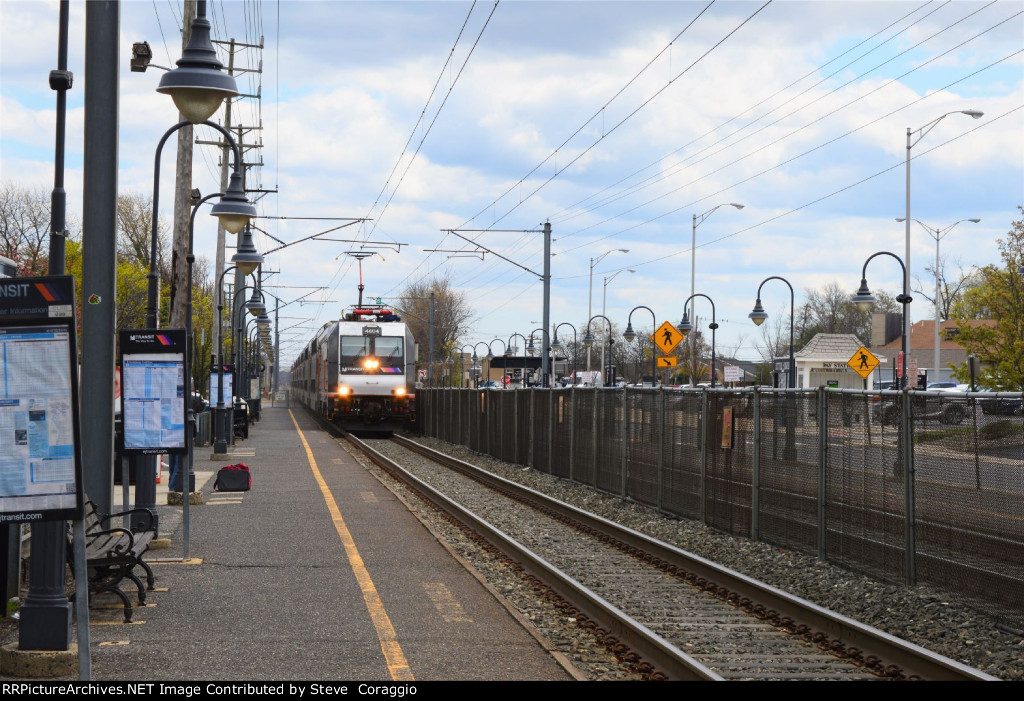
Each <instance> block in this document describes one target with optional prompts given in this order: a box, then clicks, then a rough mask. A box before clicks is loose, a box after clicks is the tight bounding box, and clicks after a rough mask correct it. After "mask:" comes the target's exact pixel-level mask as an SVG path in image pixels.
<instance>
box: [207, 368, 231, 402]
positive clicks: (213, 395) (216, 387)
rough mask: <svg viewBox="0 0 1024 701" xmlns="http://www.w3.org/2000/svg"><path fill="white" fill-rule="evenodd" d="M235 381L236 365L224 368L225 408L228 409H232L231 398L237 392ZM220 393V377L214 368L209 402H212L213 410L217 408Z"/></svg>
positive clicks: (211, 373) (211, 374) (211, 376)
mask: <svg viewBox="0 0 1024 701" xmlns="http://www.w3.org/2000/svg"><path fill="white" fill-rule="evenodd" d="M234 381H235V366H234V365H225V366H224V407H225V408H227V409H230V408H231V397H233V396H234V394H232V393H233V392H234V391H235V387H234ZM219 391H220V381H219V375H218V373H217V368H213V369H212V370H211V371H210V394H209V395H208V397H209V401H210V407H211V408H213V409H216V408H217V397H219V396H220V395H219V394H218V392H219Z"/></svg>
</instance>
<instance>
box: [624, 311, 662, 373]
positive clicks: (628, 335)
mask: <svg viewBox="0 0 1024 701" xmlns="http://www.w3.org/2000/svg"><path fill="white" fill-rule="evenodd" d="M637 309H646V310H647V311H649V312H650V313H651V330H652V333H653V331H655V330H657V326H658V317H656V316H655V315H654V310H653V309H651V308H650V307H645V306H644V305H642V304H640V305H637V306H635V307H633V308H632V309H630V310H629V319H628V320H627V321H626V330H625V331H623V332H622V337H623V338H625V339H626V342H627V343H632V342H633V339H634V338H636V332H635V331H633V312H635V311H636V310H637ZM657 356H658V354H657V353H656V352H655V348H654V345H653V344H652V345H651V384H652V385H654V384H657V382H658V357H657ZM641 384H643V382H642V378H641Z"/></svg>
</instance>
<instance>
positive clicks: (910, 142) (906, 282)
mask: <svg viewBox="0 0 1024 701" xmlns="http://www.w3.org/2000/svg"><path fill="white" fill-rule="evenodd" d="M951 114H966V115H967V116H968V117H971V118H973V119H981V117H982V116H983V115H984V114H985V113H984V112H979V111H978V110H954V111H952V112H947V113H946V114H944V115H942V116H941V117H937V118H936V119H933V120H932V121H930V122H928V123H927V124H925V125H924V126H923V127H921V128H920V129H916V130H911V128H910V127H907V193H906V194H907V212H906V214H905V215H904V217H903V220H904V223H905V224H906V254H905V257H904V259H903V261H901V264H902V265H903V278H904V279H903V287H904V294H906V290H909V289H910V219H911V217H910V149H912V148H913V147H914V145H915V144H917V142H919V141H920V140H921V139H923V138H924V137H925V135H926V134H928V132H930V131H931V130H932V129H934V128H935V125H937V124H938V123H939V122H941V121H942V120H943V119H945V118H946V117H948V116H949V115H951ZM915 134H916V135H917V138H916V139H915V138H914V135H915ZM903 311H904V314H903V333H904V335H906V336H909V335H910V316H909V315H908V314H907V313H906V312H907V309H906V307H905V306H904V308H903ZM904 358H906V356H904ZM904 374H906V373H904Z"/></svg>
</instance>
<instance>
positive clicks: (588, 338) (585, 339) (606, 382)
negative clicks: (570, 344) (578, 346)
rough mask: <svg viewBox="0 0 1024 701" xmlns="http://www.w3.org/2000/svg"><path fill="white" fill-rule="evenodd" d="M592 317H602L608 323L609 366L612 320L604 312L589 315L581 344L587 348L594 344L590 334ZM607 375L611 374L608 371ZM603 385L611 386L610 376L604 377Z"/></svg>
mask: <svg viewBox="0 0 1024 701" xmlns="http://www.w3.org/2000/svg"><path fill="white" fill-rule="evenodd" d="M594 319H604V320H605V323H607V324H608V365H609V366H610V365H611V363H612V322H611V320H610V319H609V318H608V317H606V316H605V315H604V314H595V315H594V316H592V317H590V319H589V320H588V321H587V333H586V335H585V336H584V337H583V345H584V347H586V348H588V349H589V348H590V347H591V346H593V345H594V337H593V336H592V335H591V334H590V322H591V321H593V320H594ZM604 370H605V368H602V371H604ZM608 375H611V373H608ZM604 386H605V387H611V386H612V385H611V379H610V377H605V380H604Z"/></svg>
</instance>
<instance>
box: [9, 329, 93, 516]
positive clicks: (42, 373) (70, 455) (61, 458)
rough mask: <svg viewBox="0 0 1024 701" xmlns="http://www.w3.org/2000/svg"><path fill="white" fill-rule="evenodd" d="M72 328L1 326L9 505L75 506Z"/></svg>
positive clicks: (30, 507) (13, 508)
mask: <svg viewBox="0 0 1024 701" xmlns="http://www.w3.org/2000/svg"><path fill="white" fill-rule="evenodd" d="M71 333H72V332H71V330H70V329H69V327H68V326H66V325H64V326H46V325H42V326H8V327H4V328H0V497H2V498H3V501H4V511H23V510H24V511H28V510H36V509H41V510H49V509H73V508H75V507H76V481H75V479H76V478H75V432H74V420H75V419H74V413H73V407H74V400H73V396H72V381H71V367H70V365H69V362H68V359H69V357H71V341H72V339H71V336H70V334H71Z"/></svg>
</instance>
